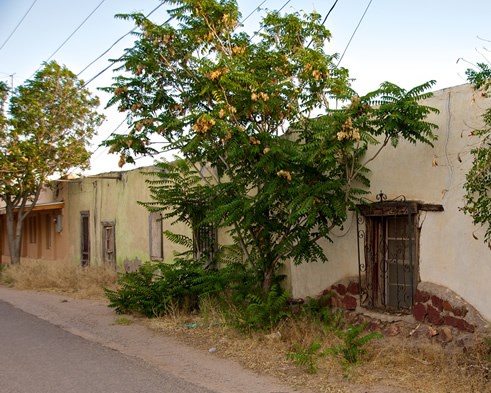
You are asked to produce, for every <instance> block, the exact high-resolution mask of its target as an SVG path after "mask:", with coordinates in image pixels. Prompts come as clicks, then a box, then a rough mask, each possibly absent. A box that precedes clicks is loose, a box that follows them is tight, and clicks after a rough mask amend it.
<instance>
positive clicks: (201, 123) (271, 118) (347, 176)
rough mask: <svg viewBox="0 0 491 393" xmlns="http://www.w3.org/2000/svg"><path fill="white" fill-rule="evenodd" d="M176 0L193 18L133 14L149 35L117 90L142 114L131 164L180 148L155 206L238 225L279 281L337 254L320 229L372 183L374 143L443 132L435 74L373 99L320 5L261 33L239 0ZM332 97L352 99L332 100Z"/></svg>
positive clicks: (243, 240)
mask: <svg viewBox="0 0 491 393" xmlns="http://www.w3.org/2000/svg"><path fill="white" fill-rule="evenodd" d="M166 3H168V4H170V5H172V6H173V7H174V8H172V9H171V10H170V11H169V14H170V15H171V16H172V17H173V18H175V19H176V20H178V21H179V24H174V23H164V24H162V23H160V22H153V21H151V20H149V19H147V18H145V17H144V16H143V15H141V14H132V15H122V16H121V17H122V18H124V19H130V20H133V21H134V22H135V24H136V25H137V26H138V27H139V29H140V30H141V33H140V34H139V35H138V40H137V41H136V42H135V45H134V46H133V47H132V48H129V49H127V50H126V52H125V55H124V56H123V57H122V58H121V63H122V64H121V69H125V71H126V73H125V74H124V75H121V76H118V77H116V78H115V79H114V83H113V85H112V86H111V87H108V88H106V89H105V90H106V91H108V92H110V93H112V94H113V97H112V98H111V100H110V102H109V105H115V106H117V107H118V109H119V110H120V111H122V112H127V113H128V114H129V116H130V123H131V124H130V131H129V133H128V135H117V136H115V137H114V138H113V139H111V140H108V141H107V143H106V144H107V145H109V146H111V150H112V151H113V152H118V153H120V154H121V156H122V160H121V163H122V164H124V162H133V161H134V159H133V156H134V155H139V154H146V153H152V152H154V151H155V147H154V146H153V145H152V144H151V143H150V141H151V140H152V137H153V136H158V137H159V140H162V139H163V141H164V144H163V146H164V148H163V149H162V151H164V152H165V151H178V153H179V156H180V157H181V159H178V160H177V161H176V162H175V163H173V164H163V165H162V166H161V168H160V169H161V170H160V171H159V173H158V174H157V175H156V176H157V177H156V178H155V179H153V180H152V181H151V182H150V187H151V190H152V196H153V198H154V200H153V201H152V202H151V203H149V204H147V207H149V208H150V209H163V210H165V211H166V214H167V217H172V218H174V219H176V220H179V221H183V222H187V223H189V224H190V226H191V227H192V228H193V230H194V229H196V226H199V225H207V224H212V225H214V226H216V227H218V226H221V227H222V228H226V230H227V231H228V232H229V235H230V237H231V238H233V239H234V241H235V246H236V249H238V250H240V252H241V254H242V258H241V259H242V260H243V261H244V262H246V263H247V264H248V265H249V266H252V267H253V268H254V269H255V270H256V271H258V272H259V273H260V275H259V279H260V280H261V284H262V287H263V291H264V293H268V292H269V290H270V289H271V287H272V285H273V283H274V277H275V275H276V274H277V272H278V270H279V268H280V267H281V266H282V265H283V264H284V263H285V262H286V261H293V262H294V263H296V264H300V263H305V262H314V261H315V262H325V261H326V260H327V258H326V256H325V254H324V251H323V249H322V248H321V247H320V246H319V244H318V242H317V241H318V240H319V239H321V238H327V239H329V237H330V234H331V231H332V229H333V228H335V227H339V226H342V225H343V223H344V222H345V220H346V217H347V211H348V209H350V208H352V207H353V206H354V205H355V204H356V203H357V202H358V201H359V198H360V197H361V196H362V195H363V194H364V193H366V190H367V187H368V186H369V179H368V174H369V170H368V167H367V164H368V163H369V162H370V161H371V160H372V159H374V158H375V157H376V156H377V155H378V152H377V153H376V154H375V155H374V157H368V158H367V157H365V155H366V152H367V149H368V146H369V145H373V144H380V149H381V148H383V147H385V146H386V145H387V144H388V143H389V142H390V141H392V143H393V144H396V142H397V140H398V139H400V138H403V139H407V140H409V141H411V142H423V143H431V141H432V140H433V139H434V135H433V132H432V130H433V129H434V128H435V126H434V125H433V124H430V123H428V122H426V116H427V115H428V114H429V113H431V112H433V111H434V109H432V108H429V107H426V106H424V105H421V104H420V102H419V100H421V99H422V98H426V97H428V96H429V93H427V90H428V89H429V88H430V87H431V86H432V84H433V82H428V83H426V84H423V85H421V86H418V87H416V88H414V89H411V90H408V91H406V90H404V89H401V88H399V87H398V86H396V85H394V84H391V83H384V84H382V85H381V86H380V89H378V90H377V91H375V92H372V93H370V94H367V95H366V96H364V97H359V96H358V95H356V94H355V92H353V91H352V89H351V87H350V85H349V75H348V71H347V70H346V69H343V68H338V67H336V65H335V61H334V60H335V58H336V55H332V54H328V53H326V52H325V48H326V47H327V45H325V44H326V43H327V42H328V40H329V39H330V33H329V31H328V30H327V29H326V28H325V27H324V24H323V23H322V18H321V17H320V15H318V14H316V13H312V14H301V13H293V14H287V15H282V14H279V13H278V12H273V13H269V14H267V15H266V16H265V17H264V19H263V20H262V21H261V30H260V31H259V32H258V33H256V34H255V36H254V37H252V36H249V35H248V34H246V33H245V32H239V31H238V30H237V29H236V28H237V26H238V25H239V24H240V13H239V10H238V8H237V3H236V1H233V0H225V1H215V0H209V1H206V2H203V1H200V0H186V1H184V0H167V1H166ZM332 99H336V100H338V101H339V102H341V103H343V104H346V106H345V107H343V108H342V109H339V110H331V109H330V108H329V106H328V104H329V101H330V100H332ZM314 109H315V110H316V112H320V113H321V116H319V117H317V118H312V111H313V110H314ZM200 204H201V205H202V204H204V205H206V209H203V208H202V207H203V206H200ZM200 207H201V211H200ZM196 217H198V219H197V218H196ZM196 221H198V222H199V224H196Z"/></svg>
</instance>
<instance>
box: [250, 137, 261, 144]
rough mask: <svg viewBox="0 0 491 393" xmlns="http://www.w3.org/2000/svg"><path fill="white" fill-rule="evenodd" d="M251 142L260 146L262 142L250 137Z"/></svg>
mask: <svg viewBox="0 0 491 393" xmlns="http://www.w3.org/2000/svg"><path fill="white" fill-rule="evenodd" d="M249 142H250V143H251V144H253V145H260V144H261V141H260V140H259V139H256V138H254V137H253V136H250V137H249Z"/></svg>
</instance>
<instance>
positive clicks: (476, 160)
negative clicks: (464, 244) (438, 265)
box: [463, 63, 491, 245]
mask: <svg viewBox="0 0 491 393" xmlns="http://www.w3.org/2000/svg"><path fill="white" fill-rule="evenodd" d="M466 74H467V78H468V81H469V82H470V83H471V84H472V85H473V86H474V88H475V89H476V90H479V91H481V93H482V94H483V95H486V96H487V95H488V94H489V92H490V91H491V68H490V65H489V64H485V63H479V64H477V69H468V70H467V71H466ZM482 118H483V121H484V126H483V128H481V129H478V130H474V131H473V134H474V135H475V136H477V137H479V143H478V145H477V146H476V147H475V148H473V149H472V150H471V154H472V166H471V169H470V170H469V172H468V173H467V175H466V182H465V184H464V188H465V190H466V194H465V206H464V209H463V210H464V212H465V213H467V214H469V215H470V216H471V217H472V219H473V221H474V224H478V225H483V226H485V227H486V232H485V235H484V241H485V242H486V243H488V244H490V245H491V108H488V109H487V110H486V111H485V112H484V114H483V116H482Z"/></svg>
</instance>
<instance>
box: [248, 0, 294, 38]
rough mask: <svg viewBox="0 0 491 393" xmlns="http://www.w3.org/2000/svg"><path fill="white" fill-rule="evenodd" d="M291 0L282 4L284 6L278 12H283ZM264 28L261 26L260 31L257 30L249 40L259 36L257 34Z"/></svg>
mask: <svg viewBox="0 0 491 393" xmlns="http://www.w3.org/2000/svg"><path fill="white" fill-rule="evenodd" d="M290 1H291V0H287V2H286V3H285V4H283V6H282V7H281V8H280V9H279V10H278V11H277V12H278V13H279V12H281V11H282V10H283V8H285V7H286V6H287V5H288V3H290ZM259 7H260V6H259ZM259 7H257V8H259ZM257 8H256V9H257ZM255 11H256V10H254V12H255ZM262 29H263V28H262V27H261V28H260V29H259V30H258V31H256V32H255V33H254V34H253V35H252V37H251V38H250V39H249V41H250V40H252V39H253V38H254V37H255V36H257V35H258V34H259V33H260V32H261V30H262Z"/></svg>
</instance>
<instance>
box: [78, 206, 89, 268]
mask: <svg viewBox="0 0 491 393" xmlns="http://www.w3.org/2000/svg"><path fill="white" fill-rule="evenodd" d="M89 217H90V216H89V212H87V211H84V212H80V263H81V265H82V266H89V265H90V232H89V230H90V226H89V224H90V222H89V221H90V220H89Z"/></svg>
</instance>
